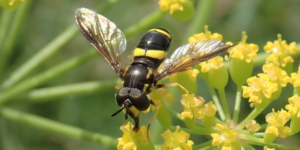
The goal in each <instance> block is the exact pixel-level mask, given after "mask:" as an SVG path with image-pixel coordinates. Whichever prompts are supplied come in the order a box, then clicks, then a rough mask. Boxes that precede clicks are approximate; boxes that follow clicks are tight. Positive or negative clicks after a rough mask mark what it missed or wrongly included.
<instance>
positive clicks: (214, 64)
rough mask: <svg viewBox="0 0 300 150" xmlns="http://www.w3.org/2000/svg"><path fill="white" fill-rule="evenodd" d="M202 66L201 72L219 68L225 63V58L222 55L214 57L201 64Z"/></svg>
mask: <svg viewBox="0 0 300 150" xmlns="http://www.w3.org/2000/svg"><path fill="white" fill-rule="evenodd" d="M199 65H200V66H201V72H202V73H207V72H208V71H209V70H210V69H215V70H217V69H219V68H221V67H222V66H223V65H224V62H223V58H222V57H221V56H217V57H214V58H212V59H210V60H208V61H205V62H202V63H200V64H199Z"/></svg>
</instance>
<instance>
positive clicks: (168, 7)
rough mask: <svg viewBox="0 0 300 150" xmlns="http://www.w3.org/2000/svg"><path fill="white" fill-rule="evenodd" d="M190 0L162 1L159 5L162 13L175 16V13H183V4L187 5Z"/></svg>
mask: <svg viewBox="0 0 300 150" xmlns="http://www.w3.org/2000/svg"><path fill="white" fill-rule="evenodd" d="M187 1H188V0H160V1H159V2H158V4H159V5H160V10H161V11H169V13H170V14H173V13H174V12H175V11H183V9H184V8H183V5H182V4H183V3H186V2H187Z"/></svg>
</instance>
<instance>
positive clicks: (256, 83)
mask: <svg viewBox="0 0 300 150" xmlns="http://www.w3.org/2000/svg"><path fill="white" fill-rule="evenodd" d="M247 84H248V85H249V87H248V86H242V88H243V97H245V98H249V103H251V107H254V106H256V105H258V104H261V103H262V102H267V98H271V97H272V94H273V93H274V92H275V91H276V90H277V83H272V82H270V78H269V77H268V75H266V74H258V78H257V77H251V78H249V79H248V80H247Z"/></svg>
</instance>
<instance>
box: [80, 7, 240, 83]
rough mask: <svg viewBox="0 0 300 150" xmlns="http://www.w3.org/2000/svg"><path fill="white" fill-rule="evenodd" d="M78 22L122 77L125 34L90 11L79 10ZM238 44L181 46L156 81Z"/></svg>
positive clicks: (205, 42)
mask: <svg viewBox="0 0 300 150" xmlns="http://www.w3.org/2000/svg"><path fill="white" fill-rule="evenodd" d="M75 20H76V23H77V25H78V27H79V28H80V30H81V32H82V33H83V35H84V36H85V37H86V38H87V39H88V40H89V42H90V43H91V44H92V45H93V46H94V47H95V49H96V50H97V51H98V52H99V53H100V54H101V55H102V56H103V57H104V59H105V60H106V61H107V63H108V64H109V65H110V66H111V67H112V68H113V69H114V70H115V71H116V73H117V74H118V75H119V76H120V77H121V78H122V74H123V70H122V65H121V60H120V55H121V53H123V52H124V51H125V49H126V38H125V36H124V34H123V33H122V31H121V30H120V29H118V28H117V26H116V25H115V24H114V23H113V22H111V21H110V20H108V19H107V18H105V17H103V16H101V15H99V14H97V13H95V12H94V11H91V10H89V9H86V8H79V9H77V10H76V13H75ZM236 44H238V43H236ZM236 44H234V45H231V46H230V45H226V44H224V43H222V42H221V41H219V40H217V39H208V40H203V41H199V42H196V43H190V44H187V45H184V46H181V47H179V48H177V49H176V50H175V52H174V53H173V54H172V55H171V57H170V58H169V59H166V60H164V62H163V63H162V64H161V65H160V66H159V68H158V72H157V74H156V76H155V81H159V80H160V79H162V78H164V77H166V76H168V75H171V74H173V73H176V72H179V71H183V70H185V69H186V68H188V67H191V66H194V65H196V64H198V63H200V62H203V61H206V60H208V59H210V58H213V57H215V56H217V55H219V54H221V53H223V52H225V51H227V50H229V49H230V48H232V47H233V46H235V45H236Z"/></svg>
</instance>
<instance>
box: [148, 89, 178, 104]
mask: <svg viewBox="0 0 300 150" xmlns="http://www.w3.org/2000/svg"><path fill="white" fill-rule="evenodd" d="M149 97H150V99H151V100H152V101H153V102H154V103H155V105H157V106H159V107H163V104H162V103H161V100H164V101H166V102H168V103H171V102H173V100H174V99H173V96H172V94H171V93H170V92H169V90H167V89H164V88H159V89H155V90H153V91H152V92H151V93H150V94H149Z"/></svg>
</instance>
